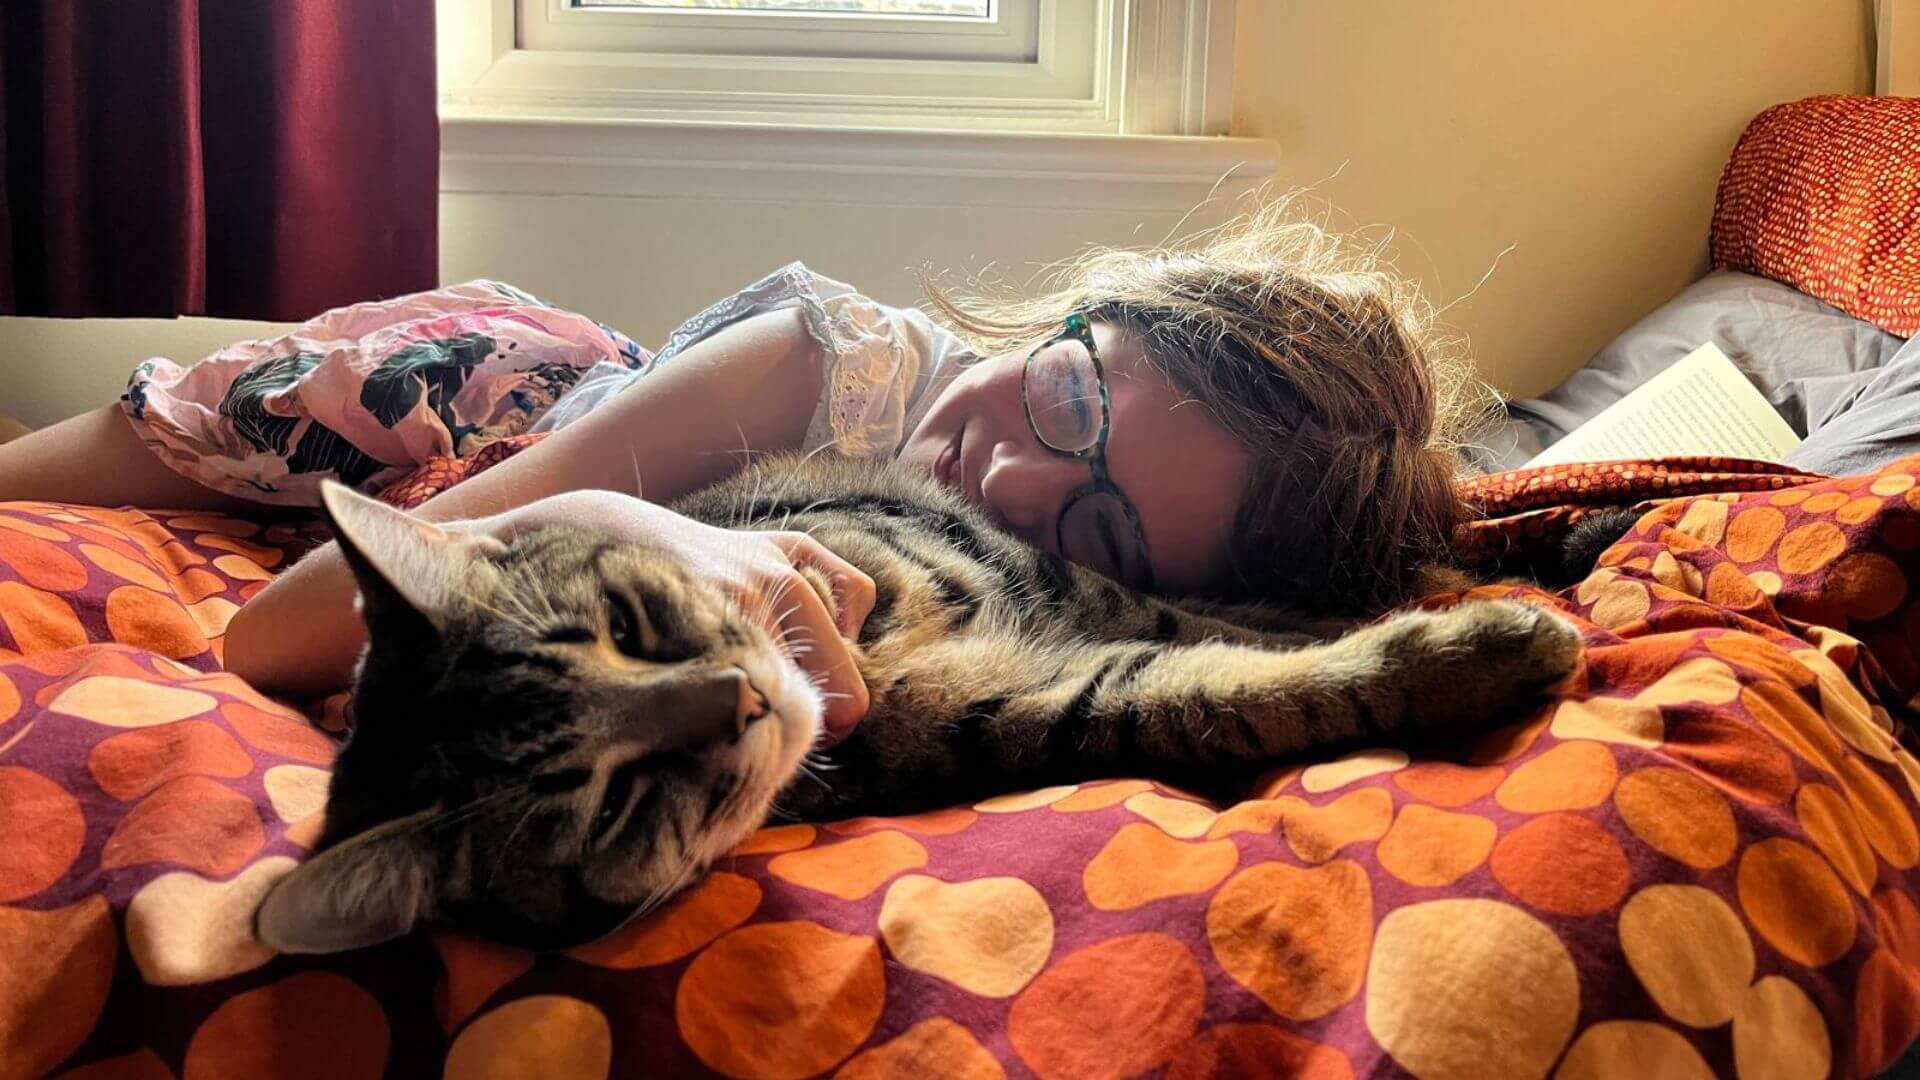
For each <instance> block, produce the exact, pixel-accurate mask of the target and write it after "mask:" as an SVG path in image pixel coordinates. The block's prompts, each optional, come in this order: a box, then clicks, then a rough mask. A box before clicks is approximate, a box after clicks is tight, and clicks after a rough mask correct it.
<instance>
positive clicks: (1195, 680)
mask: <svg viewBox="0 0 1920 1080" xmlns="http://www.w3.org/2000/svg"><path fill="white" fill-rule="evenodd" d="M329 508H330V511H331V512H332V515H333V517H334V519H335V521H336V524H337V528H338V531H339V533H340V535H341V538H342V542H343V547H345V548H346V549H347V551H348V554H349V556H350V560H351V561H353V562H354V564H355V566H356V570H357V571H358V573H359V576H360V577H361V580H362V591H363V610H364V612H365V614H366V617H367V621H368V624H369V627H370V630H371V636H372V643H371V646H370V648H369V651H368V654H367V656H366V657H365V659H364V660H363V663H362V668H361V673H360V678H359V680H358V684H357V687H356V690H355V701H354V715H355V719H356V728H355V733H354V735H353V738H352V740H351V741H350V742H349V743H348V745H347V746H346V747H345V748H344V749H343V751H342V752H341V754H340V756H339V759H338V761H337V762H336V765H335V772H334V776H333V781H332V789H331V791H330V793H329V803H328V817H327V828H326V831H325V834H324V835H323V837H322V839H321V842H320V847H321V849H322V850H321V852H320V853H319V854H318V855H317V856H316V857H315V858H313V859H312V860H310V861H309V862H308V863H307V864H305V865H303V866H302V867H301V868H300V869H299V870H297V871H296V872H295V873H294V874H292V875H291V876H290V877H289V878H288V879H286V880H285V881H284V882H283V883H282V884H281V885H279V886H278V887H277V888H276V889H275V891H274V892H273V893H272V894H271V895H270V897H269V898H268V900H267V902H266V904H265V905H263V907H262V910H261V913H260V918H259V928H260V931H261V934H262V936H263V937H264V938H265V939H266V940H267V941H268V942H269V943H270V944H273V945H275V946H277V947H279V948H282V949H286V950H301V951H316V950H319V951H325V950H332V949H339V948H351V947H355V946H358V945H363V944H368V943H371V942H373V941H378V940H382V939H384V938H387V937H391V936H394V935H396V934H399V933H403V932H405V931H406V930H407V929H409V928H410V927H412V926H413V925H415V924H416V923H419V922H422V921H433V922H441V923H452V924H457V925H464V926H467V927H470V928H473V929H477V930H479V931H481V932H483V933H488V934H492V935H494V936H496V937H501V938H505V939H508V940H511V941H516V942H520V943H525V944H531V945H536V946H550V945H558V944H566V943H571V942H577V941H581V940H586V939H589V938H592V937H595V936H598V935H600V934H602V933H605V932H606V931H607V930H609V929H611V928H612V927H613V926H614V925H616V924H617V923H619V922H620V921H621V920H622V919H624V918H626V917H628V916H629V915H630V914H632V913H633V912H635V911H636V910H639V909H642V908H645V907H648V906H650V905H653V904H657V903H659V902H661V901H662V900H664V899H665V898H666V897H668V896H670V895H672V894H673V893H674V892H676V891H678V890H679V889H681V888H683V887H685V886H686V885H688V884H690V883H692V882H693V881H694V880H696V879H697V878H698V877H699V876H700V875H701V874H703V873H704V872H705V870H706V867H707V865H708V864H709V863H710V862H711V861H712V860H713V859H715V858H716V857H718V856H719V855H721V854H722V853H724V852H726V851H727V850H729V849H730V848H731V847H732V846H733V845H735V844H736V843H737V842H739V841H740V840H741V839H743V838H744V837H745V836H746V835H747V834H748V833H749V832H750V831H751V830H753V829H754V828H756V827H757V826H759V825H760V824H761V823H762V822H763V821H764V820H765V819H766V818H767V817H768V816H769V815H770V814H774V815H790V816H797V817H802V818H833V817H839V816H844V815H849V814H856V813H878V814H885V813H899V812H906V811H912V810H918V809H925V808H929V807H933V806H939V805H946V804H949V803H952V802H955V801H960V800H965V799H972V798H976V797H980V796H984V795H988V794H992V793H996V792H1001V791H1007V790H1012V789H1020V788H1025V787H1035V786H1040V785H1044V784H1051V783H1055V782H1063V781H1072V780H1081V779H1086V778H1090V777H1101V776H1123V775H1124V776H1151V777H1156V778H1160V779H1164V780H1169V781H1173V782H1177V783H1181V784H1185V785H1188V786H1193V787H1199V788H1211V789H1224V788H1228V787H1230V786H1231V785H1232V784H1233V783H1235V782H1243V781H1244V779H1245V778H1246V777H1247V776H1249V775H1250V774H1251V773H1252V771H1253V770H1255V769H1257V768H1259V767H1261V766H1263V765H1266V764H1270V763H1271V762H1273V761H1275V760H1278V759H1282V758H1285V757H1287V756H1289V755H1292V754H1296V753H1298V752H1300V751H1303V750H1307V749H1310V748H1315V747H1323V746H1329V745H1335V744H1343V743H1351V742H1358V741H1366V740H1369V739H1374V738H1378V737H1381V736H1387V735H1391V734H1393V733H1396V732H1400V731H1402V730H1405V729H1410V728H1415V727H1421V728H1450V729H1455V730H1458V731H1459V732H1460V733H1461V734H1462V735H1463V736H1464V735H1465V734H1467V733H1468V732H1469V731H1471V730H1474V729H1478V728H1481V727H1483V726H1485V725H1488V724H1492V723H1496V722H1499V721H1501V720H1503V719H1507V718H1510V717H1511V716H1512V715H1513V714H1514V713H1515V712H1517V711H1519V710H1522V709H1524V708H1526V707H1528V706H1530V705H1532V704H1535V703H1537V702H1538V701H1540V700H1541V698H1542V696H1543V694H1544V693H1545V692H1546V691H1547V690H1548V689H1549V688H1550V687H1551V686H1553V685H1554V684H1556V683H1558V682H1559V681H1561V680H1562V679H1564V678H1565V677H1566V676H1567V675H1568V674H1569V673H1570V672H1571V671H1572V670H1573V668H1574V666H1575V665H1576V663H1577V661H1578V657H1579V650H1580V639H1579V637H1578V635H1577V634H1576V633H1575V632H1574V630H1573V629H1572V627H1571V626H1570V625H1568V624H1567V623H1565V622H1563V621H1561V620H1560V619H1558V618H1556V617H1554V616H1553V615H1551V614H1549V613H1548V612H1547V611H1546V610H1545V609H1542V608H1537V607H1533V606H1530V605H1525V604H1520V603H1511V602H1476V603H1468V604H1463V605H1460V606H1457V607H1454V608H1450V609H1446V610H1440V611H1411V612H1404V613H1401V614H1397V615H1394V616H1392V617H1390V618H1388V619H1385V620H1384V621H1381V622H1378V623H1375V624H1371V625H1366V626H1361V627H1359V628H1356V629H1351V630H1350V631H1349V632H1346V633H1344V634H1338V635H1337V636H1331V637H1328V636H1326V634H1325V631H1326V630H1327V628H1326V627H1324V626H1322V627H1316V626H1314V625H1311V624H1309V623H1308V622H1306V621H1305V620H1301V619H1296V618H1289V617H1288V616H1287V614H1286V613H1284V612H1279V611H1273V610H1268V609H1263V608H1233V609H1220V608H1216V609H1203V608H1201V607H1200V606H1198V605H1188V606H1177V605H1175V604H1171V603H1167V602H1163V601H1160V600H1156V599H1153V598H1149V597H1144V596H1141V595H1138V594H1135V593H1132V592H1129V591H1127V590H1126V589H1123V588H1122V587H1120V586H1118V585H1115V584H1113V583H1112V582H1110V581H1108V580H1106V579H1105V578H1101V577H1099V576H1097V575H1095V574H1092V573H1089V572H1087V571H1085V570H1082V569H1080V568H1078V567H1075V566H1072V565H1071V564H1068V563H1065V562H1063V561H1061V560H1059V559H1056V558H1053V557H1050V556H1047V555H1044V554H1042V553H1040V552H1037V551H1035V550H1033V549H1032V548H1030V547H1028V546H1026V545H1025V544H1023V543H1021V542H1019V541H1018V540H1015V539H1014V538H1012V537H1010V536H1007V535H1006V534H1004V533H1001V532H998V531H997V530H995V529H994V528H993V527H992V526H991V525H990V524H989V522H988V521H987V520H986V519H985V518H984V517H983V516H982V515H981V514H979V513H978V512H976V511H975V510H973V509H972V508H971V507H969V506H968V505H966V504H965V503H964V502H963V501H961V500H960V499H959V498H958V497H957V496H955V495H954V494H952V493H951V492H949V491H947V490H946V489H944V488H941V487H939V486H938V485H936V484H934V483H933V482H932V481H930V480H928V479H927V478H926V477H924V476H921V475H919V474H916V473H913V472H910V471H908V470H905V469H901V468H896V467H892V466H882V465H873V464H869V463H861V462H850V461H845V460H841V459H834V458H824V457H822V458H815V459H812V460H802V459H798V458H782V459H774V460H769V461H766V462H763V463H761V464H759V465H757V466H754V467H752V468H749V469H747V470H745V471H743V472H742V473H741V474H739V475H737V476H736V477H734V478H733V479H731V480H729V481H726V482H723V483H721V484H719V485H717V486H715V487H713V488H711V489H708V490H707V491H704V492H701V493H699V494H696V495H694V496H692V497H690V498H689V499H687V500H685V501H683V502H682V503H680V504H679V505H677V506H676V507H675V509H677V510H679V511H681V512H682V513H685V514H687V515H689V516H691V517H694V518H697V519H700V520H703V521H707V522H709V523H714V524H721V525H727V526H731V527H733V528H737V529H743V530H800V531H805V532H808V533H810V534H811V535H812V536H813V537H814V538H815V539H817V540H819V541H821V542H822V543H824V544H825V545H826V546H827V547H829V548H830V549H832V550H833V551H834V552H836V553H837V554H839V555H840V556H841V557H842V558H844V559H846V560H847V561H849V562H851V563H853V564H854V565H856V566H858V567H860V568H861V569H862V570H863V571H865V572H866V573H868V574H870V575H871V576H872V577H873V579H874V581H875V584H876V586H877V591H878V597H877V602H876V605H875V608H874V611H873V614H872V616H871V617H870V618H869V619H868V620H867V623H866V626H865V629H864V630H863V632H862V633H861V636H860V641H859V644H858V648H857V659H858V662H859V664H860V668H861V672H862V675H863V676H864V677H865V679H866V681H867V683H868V684H869V686H870V688H871V690H872V699H873V703H872V710H871V712H870V713H869V715H868V717H867V718H866V720H864V721H863V722H862V723H861V724H860V725H859V726H858V727H857V728H856V729H855V730H854V731H853V733H852V734H851V735H850V736H849V737H848V738H846V739H845V740H844V741H843V742H841V743H839V744H838V745H836V746H834V747H832V748H831V749H830V750H827V751H825V752H822V753H815V754H813V755H812V756H811V757H809V756H808V754H809V751H810V750H811V748H812V745H813V742H814V739H815V738H816V733H817V730H818V720H819V714H820V699H819V697H818V694H817V692H816V691H815V690H814V689H813V688H812V686H811V685H810V684H809V683H808V682H807V681H806V679H805V678H804V676H802V674H801V673H800V671H799V669H798V668H797V667H796V666H794V664H793V663H792V662H791V657H790V656H789V655H788V654H787V653H786V652H785V651H784V650H785V648H786V645H785V644H783V643H779V642H775V641H772V640H770V639H769V637H768V636H767V635H766V634H765V633H764V632H763V631H762V630H760V629H759V626H758V624H757V622H756V621H754V620H752V619H750V618H748V617H747V616H746V614H745V613H743V612H741V611H740V610H738V609H737V607H736V606H735V605H734V604H732V603H731V602H730V601H728V600H727V599H726V598H725V597H723V596H721V595H720V594H719V593H718V591H717V590H715V589H711V588H708V587H705V586H702V585H697V584H695V582H694V579H693V578H691V577H690V576H689V575H688V574H687V573H686V572H685V571H684V570H682V568H680V567H679V566H678V565H676V564H675V563H674V562H673V561H672V560H671V559H670V558H668V557H667V556H665V555H663V554H661V553H658V552H655V551H651V550H649V549H647V548H645V547H640V546H634V545H625V544H615V543H611V542H609V541H608V540H606V539H605V538H604V537H601V536H598V535H593V534H587V533H581V532H576V531H571V530H566V529H548V530H544V531H542V532H539V533H535V534H531V535H528V536H525V537H521V538H518V539H516V540H515V541H514V542H512V543H511V544H510V545H505V544H500V543H498V542H493V541H482V540H471V539H462V538H460V537H457V536H453V535H451V534H445V533H440V532H438V531H437V530H433V529H431V528H430V527H427V526H424V525H421V524H419V523H416V522H414V521H412V519H409V518H406V517H404V516H403V515H400V514H399V513H398V512H397V511H392V510H389V509H387V508H384V507H380V506H378V505H377V504H373V503H371V501H370V500H365V499H361V498H359V497H357V496H351V495H350V494H348V493H345V491H344V489H332V490H331V491H330V493H329ZM1276 557H1278V558H1284V557H1285V556H1284V553H1276ZM814 584H815V587H816V588H817V589H819V590H820V591H822V593H823V595H827V596H828V597H829V602H831V600H830V596H831V591H830V589H827V588H826V586H825V583H824V582H814ZM1256 626H1258V627H1262V628H1264V629H1252V628H1251V627H1256ZM1316 630H1317V631H1321V633H1318V634H1316V633H1315V632H1314V631H1316ZM623 645H624V646H625V650H624V651H623V648H622V646H623ZM629 654H631V655H629Z"/></svg>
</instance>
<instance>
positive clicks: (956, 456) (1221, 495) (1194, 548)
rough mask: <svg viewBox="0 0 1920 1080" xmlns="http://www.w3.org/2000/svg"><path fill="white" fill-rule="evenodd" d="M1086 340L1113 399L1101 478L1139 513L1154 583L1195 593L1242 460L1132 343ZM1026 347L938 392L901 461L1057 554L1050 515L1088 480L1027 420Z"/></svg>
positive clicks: (1113, 335) (1243, 473)
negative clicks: (1106, 478) (1104, 472)
mask: <svg viewBox="0 0 1920 1080" xmlns="http://www.w3.org/2000/svg"><path fill="white" fill-rule="evenodd" d="M1093 339H1094V344H1095V345H1096V346H1097V347H1098V350H1099V357H1100V362H1101V364H1102V365H1103V366H1104V369H1105V374H1106V379H1107V388H1108V391H1109V393H1110V394H1111V396H1112V413H1111V421H1112V427H1111V429H1110V431H1109V432H1108V435H1107V449H1106V462H1107V472H1108V475H1109V477H1110V478H1111V480H1112V482H1113V484H1114V485H1115V486H1117V487H1118V488H1119V489H1120V490H1121V492H1123V493H1124V494H1125V495H1126V498H1127V500H1128V501H1130V502H1131V503H1132V504H1133V507H1134V509H1135V510H1136V511H1137V512H1138V513H1139V516H1140V524H1141V528H1142V531H1143V532H1144V533H1145V535H1146V541H1147V552H1148V555H1149V558H1150V559H1151V560H1152V566H1153V576H1154V580H1155V582H1156V585H1157V587H1158V588H1159V589H1160V590H1161V591H1163V592H1168V593H1190V592H1200V591H1204V590H1206V589H1207V588H1208V587H1209V586H1211V585H1212V584H1214V582H1215V581H1216V580H1217V579H1218V578H1219V576H1220V573H1221V571H1222V570H1223V569H1224V568H1225V566H1226V565H1227V541H1228V536H1229V533H1230V532H1231V531H1232V528H1233V517H1234V512H1235V510H1236V509H1237V508H1238V507H1239V503H1240V494H1241V491H1242V490H1243V487H1244V485H1245V483H1246V479H1247V473H1248V469H1249V467H1250V463H1249V456H1248V452H1247V450H1246V449H1245V448H1244V447H1242V446H1241V445H1240V443H1239V441H1238V440H1236V439H1235V438H1234V437H1233V436H1232V435H1230V434H1229V433H1228V432H1227V430H1226V429H1225V428H1224V427H1222V426H1221V424H1220V422H1219V421H1218V420H1217V419H1216V418H1215V417H1214V415H1213V413H1212V412H1211V411H1210V410H1209V409H1208V408H1207V407H1206V406H1204V405H1202V404H1201V403H1200V402H1198V401H1195V400H1193V399H1192V398H1191V397H1189V396H1188V395H1187V394H1185V393H1184V392H1182V391H1181V390H1180V389H1178V388H1177V387H1175V386H1174V385H1173V384H1172V383H1170V382H1169V381H1167V379H1166V378H1165V377H1163V376H1161V375H1160V374H1159V373H1158V372H1156V371H1155V370H1154V369H1153V367H1152V366H1151V365H1149V364H1148V363H1147V362H1146V358H1145V356H1144V354H1143V353H1142V351H1141V346H1140V342H1139V339H1138V338H1136V337H1135V336H1134V335H1132V334H1131V333H1128V332H1127V331H1125V330H1122V329H1119V328H1116V327H1113V326H1108V325H1105V324H1101V323H1095V324H1093ZM1034 344H1036V345H1037V344H1038V342H1035V343H1034ZM1032 349H1033V346H1032V345H1029V346H1027V347H1025V348H1022V349H1018V350H1016V351H1014V352H1009V353H1003V354H1001V355H999V356H993V357H988V358H986V359H984V360H981V361H979V362H977V363H975V364H974V365H973V366H972V367H970V368H968V369H967V370H966V371H965V372H963V373H962V374H961V375H960V376H959V377H958V378H956V379H954V380H953V381H952V382H951V383H949V384H947V386H946V388H945V389H944V390H942V391H941V393H940V396H939V398H938V399H937V400H936V401H935V402H934V404H933V407H932V408H931V409H929V410H928V411H927V414H926V416H925V417H924V418H923V419H922V420H921V421H920V424H919V426H918V427H916V428H914V430H913V431H912V432H910V433H909V434H908V435H907V439H906V442H905V444H904V445H903V446H902V447H901V451H900V459H901V460H902V461H906V462H910V463H912V464H914V465H917V466H919V467H920V468H923V469H926V470H927V471H929V472H931V473H933V474H934V476H935V477H937V478H938V479H940V480H941V481H942V482H943V483H947V484H949V485H951V486H952V487H953V488H954V489H955V490H957V491H959V492H960V494H961V495H963V496H965V497H966V499H967V500H968V501H969V502H972V503H973V504H974V505H976V506H979V507H981V508H982V509H984V510H985V511H987V513H989V514H990V515H992V516H993V517H994V518H995V519H996V520H998V521H999V522H1000V524H1001V525H1003V526H1004V527H1005V528H1006V529H1007V530H1008V531H1010V532H1012V533H1014V534H1015V535H1017V536H1019V537H1020V538H1022V539H1024V540H1026V541H1027V542H1028V543H1030V544H1032V545H1034V546H1035V547H1038V548H1040V549H1041V550H1043V551H1048V552H1052V553H1054V554H1066V553H1065V552H1062V551H1061V549H1060V536H1059V521H1060V514H1061V511H1062V509H1063V508H1064V505H1065V503H1066V501H1067V498H1068V496H1069V495H1071V494H1072V493H1073V492H1074V491H1075V490H1076V489H1078V488H1080V487H1081V486H1083V485H1085V484H1086V483H1087V482H1088V481H1089V480H1091V479H1092V472H1091V469H1090V468H1089V465H1088V463H1087V462H1086V461H1082V460H1078V459H1075V458H1071V457H1065V456H1062V455H1061V454H1059V453H1056V452H1055V451H1053V450H1050V449H1048V448H1047V446H1046V445H1045V444H1043V443H1041V442H1040V440H1039V439H1038V438H1037V437H1036V436H1035V435H1034V432H1033V428H1032V426H1031V425H1030V424H1029V423H1028V422H1027V415H1026V409H1025V406H1024V405H1023V404H1022V400H1021V377H1022V371H1023V370H1024V368H1025V366H1026V359H1027V355H1028V353H1029V352H1031V351H1032ZM1096 408H1097V406H1096Z"/></svg>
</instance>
